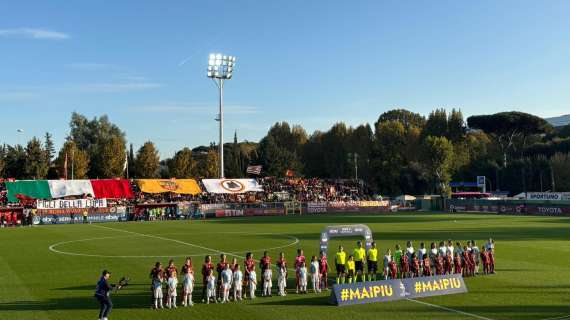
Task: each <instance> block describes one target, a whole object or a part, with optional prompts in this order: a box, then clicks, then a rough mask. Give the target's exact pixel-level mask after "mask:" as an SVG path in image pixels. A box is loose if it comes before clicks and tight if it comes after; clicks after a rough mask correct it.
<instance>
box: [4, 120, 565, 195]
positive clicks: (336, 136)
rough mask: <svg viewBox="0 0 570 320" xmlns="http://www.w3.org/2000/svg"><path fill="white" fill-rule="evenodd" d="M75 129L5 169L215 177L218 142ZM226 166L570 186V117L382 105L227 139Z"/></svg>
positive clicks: (384, 184)
mask: <svg viewBox="0 0 570 320" xmlns="http://www.w3.org/2000/svg"><path fill="white" fill-rule="evenodd" d="M69 126H70V134H69V136H68V137H67V138H66V140H65V142H64V144H63V146H62V147H61V149H60V150H59V152H57V153H56V151H55V148H54V143H53V140H52V136H51V134H50V133H46V134H45V136H44V137H42V139H40V138H36V137H34V138H32V139H31V140H30V141H28V142H27V144H26V145H25V146H21V145H13V146H11V145H6V144H4V145H3V146H1V147H0V176H3V177H10V178H16V179H44V178H50V179H58V178H64V177H67V178H69V179H71V178H72V177H73V178H75V179H83V178H114V177H126V176H127V175H128V176H129V177H131V178H159V177H162V178H171V177H176V178H190V177H193V178H212V177H217V176H218V174H219V173H218V146H217V145H216V144H214V143H211V144H210V145H209V146H198V147H195V148H193V149H190V148H188V147H185V148H183V149H181V150H178V151H176V152H175V154H174V156H173V157H171V158H167V159H160V156H159V152H158V149H157V147H156V145H155V144H154V143H153V142H152V141H147V142H145V143H144V144H143V145H142V146H140V148H138V149H137V150H136V151H135V150H134V148H133V145H132V144H129V145H128V146H127V139H126V134H125V132H124V131H122V130H121V129H120V128H119V127H118V126H117V125H115V124H113V123H111V122H110V121H109V119H108V117H107V116H101V117H95V118H93V119H87V118H86V117H85V116H83V115H81V114H78V113H73V114H72V115H71V120H70V123H69ZM223 147H224V158H225V159H224V161H225V164H226V168H225V174H226V176H228V177H235V178H239V177H245V176H247V174H246V169H247V166H248V165H262V166H263V171H262V175H263V176H276V177H283V176H285V175H286V174H287V173H289V174H291V173H293V174H294V175H295V176H302V177H318V178H333V179H337V178H340V179H355V178H358V179H359V181H361V182H362V183H363V184H366V185H367V186H368V187H369V188H370V189H371V190H373V191H374V192H376V193H378V194H382V195H392V196H394V195H399V194H403V193H407V194H426V193H430V194H449V192H450V187H449V185H450V182H451V181H469V182H473V181H475V178H476V176H479V175H484V176H486V177H487V179H488V181H489V185H488V189H489V190H507V191H510V192H511V193H518V192H522V191H546V190H551V191H555V190H566V191H568V190H570V161H568V160H570V125H569V126H566V127H561V128H553V127H552V126H550V125H549V124H548V123H547V122H546V121H545V120H544V119H542V118H540V117H537V116H534V115H531V114H527V113H522V112H501V113H497V114H492V115H476V116H471V117H469V118H468V119H466V120H465V119H464V117H463V114H462V113H461V111H460V110H456V109H452V110H451V111H449V112H448V111H447V110H445V109H436V110H434V111H432V112H431V113H430V114H429V115H428V116H427V117H424V116H422V115H420V114H418V113H414V112H411V111H408V110H405V109H394V110H390V111H387V112H384V113H382V114H381V115H380V116H379V117H378V119H377V121H376V122H374V124H373V126H371V125H370V124H362V125H359V126H356V127H351V126H347V125H346V124H345V123H343V122H338V123H336V124H334V125H333V126H332V127H331V128H330V129H329V130H328V131H325V132H323V131H315V132H313V133H312V134H308V133H307V132H306V130H305V129H304V128H303V127H302V126H300V125H290V124H288V123H287V122H278V123H276V124H274V125H273V126H272V127H271V128H270V129H269V131H268V133H267V135H266V136H265V137H263V138H262V139H261V140H260V141H259V142H258V143H255V142H248V141H242V142H239V141H238V138H237V134H236V135H235V136H234V141H233V142H230V143H226V144H224V146H223Z"/></svg>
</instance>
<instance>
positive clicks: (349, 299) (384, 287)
mask: <svg viewBox="0 0 570 320" xmlns="http://www.w3.org/2000/svg"><path fill="white" fill-rule="evenodd" d="M465 292H467V287H466V286H465V282H464V281H463V277H462V276H461V275H460V274H450V275H443V276H433V277H420V278H406V279H392V280H382V281H372V282H357V283H349V284H336V285H334V287H333V290H332V292H331V303H332V304H335V305H337V306H347V305H353V304H365V303H373V302H384V301H393V300H400V299H413V298H422V297H431V296H439V295H446V294H456V293H465Z"/></svg>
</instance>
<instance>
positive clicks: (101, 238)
mask: <svg viewBox="0 0 570 320" xmlns="http://www.w3.org/2000/svg"><path fill="white" fill-rule="evenodd" d="M113 230H118V229H113ZM123 231H125V230H123ZM168 234H176V233H168ZM179 234H180V233H179ZM195 234H196V233H194V235H195ZM204 234H206V233H204ZM208 234H253V235H280V236H283V237H286V238H289V239H292V240H294V241H293V242H291V243H288V244H286V245H282V246H276V247H271V248H264V249H256V250H250V252H261V251H270V250H277V249H282V248H287V247H291V246H294V245H296V244H297V243H299V238H297V237H294V236H291V235H286V234H277V233H267V232H266V233H247V232H237V231H228V232H210V233H208ZM145 236H148V235H145ZM154 236H156V235H154ZM126 237H141V235H139V234H131V235H126V236H112V237H98V238H87V239H79V240H69V241H62V242H57V243H54V244H52V245H50V246H49V247H48V249H49V250H50V251H52V252H55V253H59V254H65V255H70V256H82V257H95V258H135V259H140V258H180V257H202V256H204V255H206V254H207V253H200V254H185V255H169V256H157V255H154V256H148V255H146V256H145V255H138V256H110V255H102V254H88V253H78V252H68V251H61V250H58V249H56V248H57V247H58V246H61V245H65V244H69V243H77V242H86V241H94V240H104V239H118V238H126ZM170 241H174V239H170ZM210 251H211V250H210ZM217 252H219V251H217ZM241 252H245V251H233V252H229V253H230V254H237V253H241Z"/></svg>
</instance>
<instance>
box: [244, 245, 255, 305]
mask: <svg viewBox="0 0 570 320" xmlns="http://www.w3.org/2000/svg"><path fill="white" fill-rule="evenodd" d="M254 268H255V260H253V253H251V252H248V253H246V254H245V260H244V261H243V272H244V277H243V278H244V285H245V287H246V288H249V279H250V272H251V271H252V270H253V269H254ZM245 291H247V290H245ZM245 291H244V298H245Z"/></svg>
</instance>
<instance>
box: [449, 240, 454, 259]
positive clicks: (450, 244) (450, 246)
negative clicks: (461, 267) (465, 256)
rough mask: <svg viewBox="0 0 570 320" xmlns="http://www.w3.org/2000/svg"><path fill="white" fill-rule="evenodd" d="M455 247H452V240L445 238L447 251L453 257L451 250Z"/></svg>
mask: <svg viewBox="0 0 570 320" xmlns="http://www.w3.org/2000/svg"><path fill="white" fill-rule="evenodd" d="M454 249H455V248H453V242H451V239H449V240H447V252H449V253H451V256H452V257H455V256H454V255H453V254H454V253H453V252H454V251H455V250H454Z"/></svg>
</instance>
